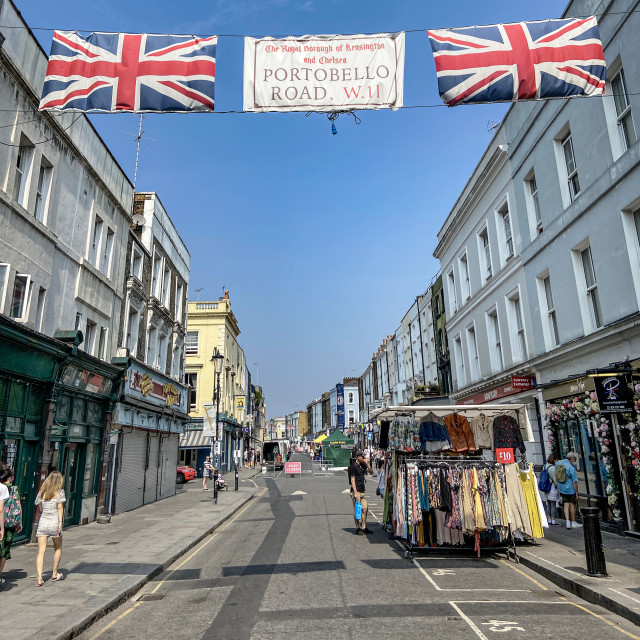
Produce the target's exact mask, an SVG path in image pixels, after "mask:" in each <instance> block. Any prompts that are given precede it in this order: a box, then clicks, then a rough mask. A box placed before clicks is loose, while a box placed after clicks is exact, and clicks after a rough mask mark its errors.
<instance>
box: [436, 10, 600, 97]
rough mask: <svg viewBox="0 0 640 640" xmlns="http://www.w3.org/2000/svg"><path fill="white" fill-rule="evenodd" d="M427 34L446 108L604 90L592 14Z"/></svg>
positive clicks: (595, 93) (597, 36)
mask: <svg viewBox="0 0 640 640" xmlns="http://www.w3.org/2000/svg"><path fill="white" fill-rule="evenodd" d="M427 35H428V36H429V40H430V42H431V48H432V50H433V57H434V59H435V63H436V72H437V74H438V90H439V91H440V97H441V98H442V100H443V101H444V102H445V104H447V105H448V106H450V107H452V106H455V105H457V104H461V103H464V102H516V101H518V100H537V99H540V98H560V97H562V98H564V97H568V96H592V95H602V94H603V93H604V83H605V76H606V65H605V61H604V52H603V50H602V42H601V41H600V32H599V31H598V24H597V22H596V19H595V18H594V17H590V18H585V19H567V20H544V21H541V22H519V23H515V24H496V25H490V26H486V27H466V28H461V29H436V30H433V31H427Z"/></svg>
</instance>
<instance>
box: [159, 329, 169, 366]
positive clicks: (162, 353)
mask: <svg viewBox="0 0 640 640" xmlns="http://www.w3.org/2000/svg"><path fill="white" fill-rule="evenodd" d="M166 366H167V335H166V334H165V333H160V334H159V336H158V369H160V371H162V372H163V373H164V371H165V368H166Z"/></svg>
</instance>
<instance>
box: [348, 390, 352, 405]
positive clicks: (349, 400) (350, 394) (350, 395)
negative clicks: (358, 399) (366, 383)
mask: <svg viewBox="0 0 640 640" xmlns="http://www.w3.org/2000/svg"><path fill="white" fill-rule="evenodd" d="M348 403H349V404H353V391H349V399H348Z"/></svg>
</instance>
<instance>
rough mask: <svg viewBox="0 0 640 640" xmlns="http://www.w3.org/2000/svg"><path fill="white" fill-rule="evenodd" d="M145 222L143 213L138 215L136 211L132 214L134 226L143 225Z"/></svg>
mask: <svg viewBox="0 0 640 640" xmlns="http://www.w3.org/2000/svg"><path fill="white" fill-rule="evenodd" d="M145 222H146V220H145V218H144V216H143V215H140V214H139V213H136V214H135V215H134V216H133V224H135V225H136V227H143V226H144V223H145Z"/></svg>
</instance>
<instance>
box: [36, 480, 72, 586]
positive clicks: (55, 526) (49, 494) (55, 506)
mask: <svg viewBox="0 0 640 640" xmlns="http://www.w3.org/2000/svg"><path fill="white" fill-rule="evenodd" d="M63 486H64V477H63V476H62V474H61V473H60V472H59V471H53V472H51V473H50V474H49V475H48V476H47V479H46V480H45V481H44V482H43V483H42V487H41V488H40V491H39V492H38V495H37V496H36V508H37V510H38V516H37V522H38V529H37V531H36V537H37V539H38V556H37V557H36V572H37V574H38V581H37V582H36V586H37V587H41V586H42V585H43V581H42V567H43V566H44V554H45V551H46V550H47V541H48V540H49V538H51V539H52V540H53V573H52V574H51V580H53V581H54V582H56V581H58V580H62V574H61V573H58V566H59V565H60V558H61V557H62V520H63V514H64V507H63V504H64V502H65V501H66V498H65V495H64V491H63V489H62V487H63Z"/></svg>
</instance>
